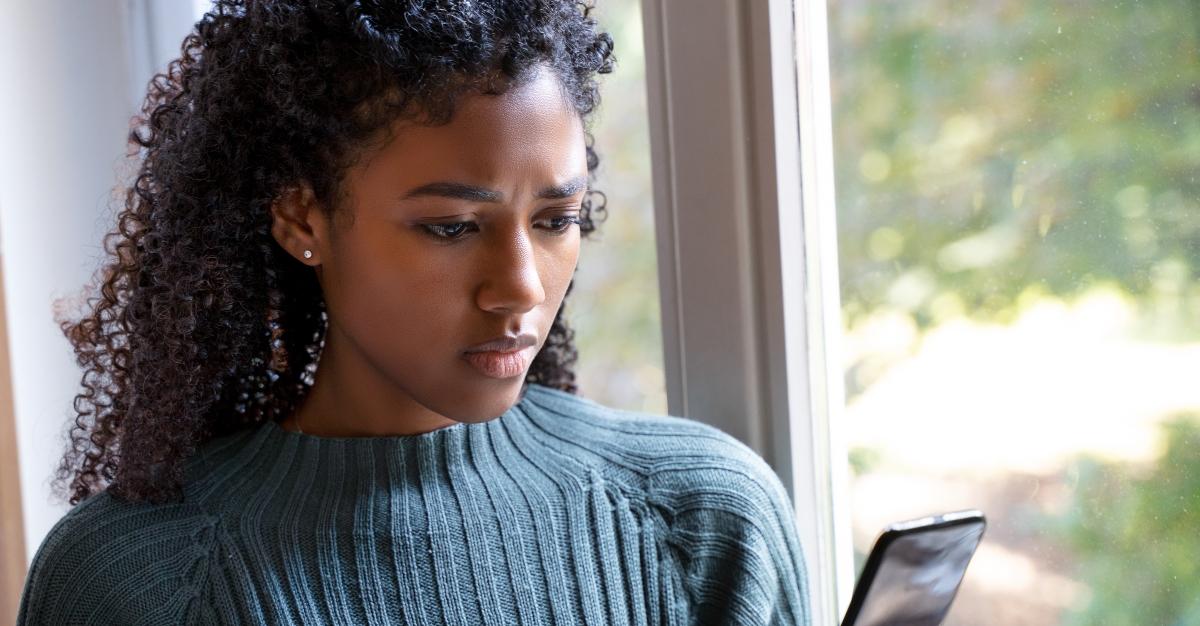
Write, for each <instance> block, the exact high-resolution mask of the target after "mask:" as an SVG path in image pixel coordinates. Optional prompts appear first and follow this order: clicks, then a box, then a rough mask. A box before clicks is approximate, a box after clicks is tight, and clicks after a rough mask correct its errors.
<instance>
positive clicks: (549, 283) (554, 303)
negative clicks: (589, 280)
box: [542, 232, 580, 317]
mask: <svg viewBox="0 0 1200 626" xmlns="http://www.w3.org/2000/svg"><path fill="white" fill-rule="evenodd" d="M567 237H569V239H568V240H567V241H564V242H560V243H559V245H557V246H555V247H553V248H551V249H549V250H547V251H546V253H545V254H544V256H543V261H542V267H543V268H545V269H543V270H542V283H543V285H544V287H545V289H546V303H545V306H546V307H549V308H552V309H553V311H552V314H551V317H553V312H557V310H558V307H559V306H561V304H562V300H563V298H564V297H565V296H566V294H567V287H568V286H570V283H571V279H572V278H574V276H575V268H576V267H577V265H578V263H579V244H580V237H579V234H578V232H576V233H574V234H571V235H568V236H567Z"/></svg>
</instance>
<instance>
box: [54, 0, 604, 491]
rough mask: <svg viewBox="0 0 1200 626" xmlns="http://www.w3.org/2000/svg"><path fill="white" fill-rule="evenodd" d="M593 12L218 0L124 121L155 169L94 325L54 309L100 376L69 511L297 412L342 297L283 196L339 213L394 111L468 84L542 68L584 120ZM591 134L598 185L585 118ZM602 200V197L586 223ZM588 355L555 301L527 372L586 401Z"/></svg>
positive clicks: (132, 206)
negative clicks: (351, 170)
mask: <svg viewBox="0 0 1200 626" xmlns="http://www.w3.org/2000/svg"><path fill="white" fill-rule="evenodd" d="M592 10H593V7H592V6H591V5H590V4H586V3H583V2H575V1H573V0H217V2H216V3H215V6H214V7H213V8H212V10H211V11H209V12H208V13H207V14H205V15H204V16H203V18H201V19H200V21H199V22H197V23H196V25H195V28H194V30H193V31H192V32H191V33H190V34H188V36H187V37H186V38H185V39H184V41H183V44H182V48H181V55H180V57H179V58H178V59H175V60H173V61H172V62H171V63H170V64H169V65H168V66H167V69H166V71H165V72H163V73H161V74H158V75H156V76H155V77H154V78H153V79H152V80H151V81H150V84H149V86H148V91H147V95H146V99H145V101H144V104H143V106H142V109H141V112H140V114H139V115H138V116H137V117H135V118H134V120H133V128H132V130H131V131H130V133H129V140H130V142H131V148H133V149H136V150H137V151H138V156H139V158H140V163H139V166H138V169H137V173H136V176H135V177H134V178H133V179H132V182H131V183H130V185H129V188H128V189H127V191H126V194H125V203H124V207H123V208H122V209H121V211H120V212H119V214H118V215H117V223H116V226H115V228H114V230H113V231H112V232H110V233H109V234H107V235H106V236H105V237H104V249H105V251H106V253H107V254H108V255H109V258H108V261H106V263H105V264H104V265H103V266H102V267H101V269H100V271H99V273H98V274H97V279H96V282H97V283H98V284H99V286H98V288H97V287H95V286H94V285H93V286H92V289H91V290H87V291H85V294H86V296H87V297H86V305H85V310H84V311H83V313H82V315H81V316H80V317H78V318H77V319H74V320H70V319H67V320H64V319H63V318H61V317H60V318H59V319H58V323H59V325H60V326H61V328H62V330H63V332H64V333H65V334H66V335H67V337H68V339H69V340H70V341H71V343H72V345H73V346H74V349H75V353H76V360H77V362H78V363H79V365H80V366H81V367H82V368H83V369H84V374H83V377H82V386H83V389H82V391H81V392H80V393H78V394H77V395H76V397H75V402H74V410H75V413H76V416H75V418H74V423H73V424H72V425H71V427H70V433H69V444H68V449H67V452H66V454H65V455H64V456H63V459H62V461H61V463H60V465H59V468H58V470H57V472H56V479H55V488H56V490H57V491H59V493H60V494H66V495H68V496H69V502H70V504H71V505H76V504H78V503H80V502H81V501H83V500H85V499H86V498H88V497H90V496H91V495H93V494H95V493H98V492H100V491H103V490H105V489H107V490H108V491H109V493H111V494H112V495H113V496H115V497H118V498H120V499H122V500H126V501H133V502H152V503H159V502H166V501H172V500H176V499H178V498H179V497H180V496H181V493H182V483H183V478H184V476H183V474H184V467H185V462H186V460H187V459H188V458H189V457H190V456H191V455H193V454H194V453H195V451H196V449H197V448H198V447H199V446H200V445H202V444H203V443H204V442H206V441H208V440H210V439H212V438H214V437H218V436H221V435H224V434H229V433H232V432H235V431H237V430H241V429H245V428H249V427H251V426H252V425H255V424H260V423H263V422H264V421H266V420H275V419H281V418H283V417H286V416H287V415H288V414H290V413H291V412H292V411H293V410H294V409H295V408H296V407H297V406H298V403H299V401H300V400H301V399H302V398H303V396H304V394H305V393H306V392H307V390H308V389H309V388H310V387H311V385H312V380H313V373H314V372H315V369H316V362H317V359H318V357H319V355H320V350H321V346H322V345H323V339H324V333H325V320H326V317H325V305H324V300H323V297H322V294H321V290H320V287H319V285H318V283H317V280H316V276H315V274H314V272H313V269H312V268H310V267H308V266H306V265H304V264H303V263H300V262H299V261H298V260H296V259H294V258H293V257H292V256H291V255H289V254H287V253H286V252H285V251H284V250H283V249H282V248H281V247H280V246H279V245H278V243H277V242H276V241H275V239H274V238H273V237H272V236H271V232H270V227H271V217H270V211H269V207H270V205H271V203H272V201H273V200H275V199H276V198H277V197H279V196H280V194H281V193H283V192H284V191H286V190H289V189H292V188H295V187H297V186H298V185H301V184H308V185H310V186H311V188H312V190H313V192H314V194H315V196H316V197H317V199H318V200H319V201H320V204H321V205H322V207H324V210H326V211H335V210H338V209H337V207H338V206H339V201H340V200H341V199H342V196H341V195H340V194H341V190H340V189H339V182H340V180H341V178H342V176H343V175H344V173H345V171H346V169H347V168H348V167H350V166H351V165H353V163H354V162H355V159H356V158H357V157H358V156H359V155H361V154H362V153H364V151H365V150H366V146H368V145H373V142H377V141H379V140H380V139H379V138H380V136H381V134H386V130H385V129H386V128H388V126H389V123H390V122H392V121H394V120H396V119H398V118H403V119H412V120H419V121H420V122H421V123H427V124H431V125H433V124H442V123H445V122H447V121H449V120H450V118H451V117H452V115H453V112H454V108H455V103H456V101H457V100H458V99H459V97H460V96H461V95H463V94H465V93H468V92H471V91H474V92H476V93H479V92H482V93H501V92H503V91H504V90H505V89H508V88H509V87H511V86H513V85H515V84H519V83H520V82H521V81H522V80H525V79H527V78H529V77H531V76H532V75H534V74H535V73H536V71H537V70H539V69H544V68H548V69H550V70H551V71H552V72H553V73H554V75H555V76H556V77H557V78H558V79H559V81H560V82H561V85H562V87H563V90H564V93H565V95H566V96H567V97H568V98H569V100H570V101H571V103H572V104H573V106H574V108H575V109H576V111H577V112H578V114H579V115H580V117H581V119H582V120H584V121H585V122H587V121H588V120H589V119H590V114H591V113H592V111H593V110H594V109H595V107H596V106H597V104H598V101H599V96H598V92H597V84H596V74H603V73H607V72H610V71H612V68H613V63H614V59H613V54H612V50H613V44H612V38H611V37H610V36H609V35H608V34H607V33H605V32H601V31H600V30H599V28H598V26H597V24H596V22H595V19H594V18H593V17H592V16H591V12H592ZM586 144H587V166H588V171H589V174H591V177H592V178H593V179H594V175H595V170H596V167H597V165H598V163H599V160H598V158H597V156H596V152H595V150H594V149H593V138H592V135H591V133H590V132H588V133H587V142H586ZM603 198H604V197H603V195H602V194H600V193H599V192H597V191H594V190H593V191H589V193H588V195H587V197H586V198H585V200H584V202H583V206H582V212H581V222H582V223H581V224H580V227H581V233H582V234H583V235H584V236H586V235H587V234H588V233H590V232H591V231H593V230H594V229H595V226H596V222H597V221H598V218H601V217H603V213H604V200H603ZM571 286H573V282H572V285H571ZM567 293H568V294H569V293H570V286H569V287H568V289H567ZM576 356H577V355H576V350H575V347H574V343H573V332H572V330H571V329H570V328H569V327H568V325H567V323H566V321H565V320H564V319H563V312H562V309H560V310H559V312H558V314H557V316H556V318H555V320H554V323H553V326H552V328H551V331H550V335H549V337H548V338H547V340H546V343H545V345H544V347H543V348H542V350H541V351H540V352H539V353H538V355H537V357H536V358H535V360H534V362H533V364H532V365H531V367H530V370H529V373H528V376H527V378H526V384H529V383H531V382H536V383H539V384H543V385H546V386H549V387H554V388H557V389H561V390H563V391H567V392H570V393H575V392H576V387H575V375H574V369H573V366H574V362H575V359H576ZM68 481H69V484H68Z"/></svg>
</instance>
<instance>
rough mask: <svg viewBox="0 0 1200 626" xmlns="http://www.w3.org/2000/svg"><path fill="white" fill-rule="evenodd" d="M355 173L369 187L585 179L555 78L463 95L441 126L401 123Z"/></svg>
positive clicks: (570, 111) (578, 142)
mask: <svg viewBox="0 0 1200 626" xmlns="http://www.w3.org/2000/svg"><path fill="white" fill-rule="evenodd" d="M364 165H365V167H362V168H355V169H359V171H358V172H357V178H358V179H359V180H360V181H361V182H363V183H367V184H371V183H380V182H381V180H380V179H381V178H387V179H389V180H391V181H392V183H393V184H398V183H405V182H407V183H413V184H418V183H421V182H428V180H434V179H438V180H441V179H448V180H460V181H462V182H492V181H504V180H505V179H510V180H511V178H512V177H513V176H530V177H533V178H536V179H538V180H539V181H542V180H543V179H545V182H556V181H557V180H565V179H570V178H573V177H575V176H578V175H579V174H580V173H586V169H587V159H586V152H585V142H584V133H583V124H582V121H581V120H580V118H579V115H578V113H577V112H576V111H575V109H574V108H573V107H572V106H571V105H570V103H569V101H568V100H567V99H566V97H565V96H564V94H563V93H562V88H561V86H560V84H559V82H558V80H557V79H556V78H554V77H553V75H552V74H551V73H549V72H542V73H540V74H538V75H536V76H534V77H532V78H530V79H529V80H527V81H525V82H523V83H520V84H517V85H514V86H512V87H511V88H509V89H508V90H507V91H505V92H504V93H501V94H498V95H487V94H481V93H468V94H464V95H463V96H461V98H460V100H459V103H458V107H457V108H456V110H455V112H454V115H453V116H452V117H451V119H450V121H449V122H448V123H446V124H441V125H435V126H429V125H423V124H420V123H417V122H412V121H399V122H397V123H396V124H395V125H393V127H392V128H391V133H390V136H389V137H388V140H387V142H386V143H385V144H384V145H382V146H381V147H380V148H378V150H377V152H375V153H374V154H373V155H371V157H370V158H369V159H368V160H367V161H366V162H365V163H364Z"/></svg>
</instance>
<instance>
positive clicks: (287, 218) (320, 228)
mask: <svg viewBox="0 0 1200 626" xmlns="http://www.w3.org/2000/svg"><path fill="white" fill-rule="evenodd" d="M271 219H272V221H271V235H272V236H274V237H275V241H277V242H279V245H280V246H282V247H283V249H284V250H287V251H288V253H289V254H291V255H292V256H293V257H295V258H296V259H297V260H299V261H300V262H301V263H304V264H305V265H312V266H319V265H321V259H322V258H323V255H324V253H325V252H326V251H327V250H328V243H329V242H328V223H327V220H326V218H325V214H324V212H323V211H321V207H320V206H319V204H318V202H317V200H316V197H315V196H314V194H313V191H312V187H310V186H309V185H308V183H303V184H301V185H299V186H296V187H292V188H288V189H286V190H284V191H283V192H282V193H280V194H279V196H278V197H276V198H275V201H274V202H272V203H271ZM305 251H308V252H309V253H311V256H310V257H309V258H305Z"/></svg>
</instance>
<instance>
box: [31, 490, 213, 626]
mask: <svg viewBox="0 0 1200 626" xmlns="http://www.w3.org/2000/svg"><path fill="white" fill-rule="evenodd" d="M214 526H215V518H212V517H210V516H206V515H203V514H199V513H197V512H196V511H195V510H194V508H193V507H191V506H185V505H145V504H129V503H123V502H119V501H117V500H115V499H114V498H112V497H111V496H109V495H108V494H107V493H100V494H97V495H95V496H92V497H91V498H88V499H87V500H85V501H84V502H82V503H80V504H79V505H77V506H76V507H75V508H73V509H71V510H70V511H68V512H67V514H66V515H64V516H63V517H62V518H61V519H59V521H58V522H57V523H55V525H54V526H53V527H52V528H51V529H50V532H49V533H48V534H47V535H46V538H45V539H44V540H43V541H42V543H41V545H40V546H39V547H38V549H37V551H36V552H35V553H34V556H33V562H32V563H31V565H30V569H29V573H28V575H27V576H26V579H25V587H24V590H23V591H22V594H21V603H20V608H19V609H18V612H17V626H34V625H35V624H36V625H43V624H89V625H101V624H114V625H115V624H143V625H151V624H163V625H165V624H186V623H188V622H189V612H190V611H192V610H193V604H194V601H195V600H196V599H197V598H198V597H199V594H200V589H201V587H202V586H203V584H204V583H203V580H202V578H203V576H204V573H205V572H206V571H207V567H206V566H205V563H206V561H207V557H208V554H209V552H210V548H211V544H212V536H213V534H214V533H213V528H214Z"/></svg>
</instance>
